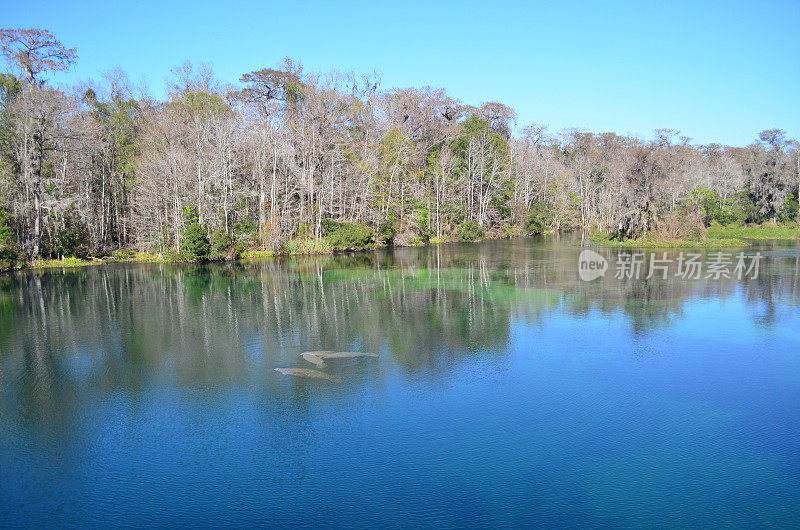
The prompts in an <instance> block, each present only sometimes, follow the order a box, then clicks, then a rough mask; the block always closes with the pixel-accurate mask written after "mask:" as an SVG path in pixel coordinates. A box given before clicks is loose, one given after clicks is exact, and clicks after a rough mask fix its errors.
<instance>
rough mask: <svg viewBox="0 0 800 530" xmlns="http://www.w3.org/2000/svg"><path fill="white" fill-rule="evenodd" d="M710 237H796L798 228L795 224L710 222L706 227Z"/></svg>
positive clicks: (798, 235)
mask: <svg viewBox="0 0 800 530" xmlns="http://www.w3.org/2000/svg"><path fill="white" fill-rule="evenodd" d="M708 237H710V238H738V239H798V238H800V228H798V226H797V224H794V223H793V224H774V223H764V224H761V225H753V226H735V225H734V226H724V225H720V224H712V225H711V226H709V227H708Z"/></svg>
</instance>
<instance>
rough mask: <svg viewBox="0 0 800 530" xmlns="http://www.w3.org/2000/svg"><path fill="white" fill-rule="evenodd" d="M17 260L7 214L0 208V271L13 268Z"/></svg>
mask: <svg viewBox="0 0 800 530" xmlns="http://www.w3.org/2000/svg"><path fill="white" fill-rule="evenodd" d="M17 259H18V256H17V251H16V249H15V248H14V240H13V233H12V231H11V228H10V227H9V226H8V213H7V212H6V210H5V208H0V270H1V269H7V268H11V267H14V266H15V265H16V263H17Z"/></svg>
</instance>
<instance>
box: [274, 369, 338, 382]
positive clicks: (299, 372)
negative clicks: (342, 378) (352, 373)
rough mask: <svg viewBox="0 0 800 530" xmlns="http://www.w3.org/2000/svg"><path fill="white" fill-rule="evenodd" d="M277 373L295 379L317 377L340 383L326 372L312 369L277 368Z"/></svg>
mask: <svg viewBox="0 0 800 530" xmlns="http://www.w3.org/2000/svg"><path fill="white" fill-rule="evenodd" d="M275 371H276V372H280V373H282V374H283V375H293V376H295V377H316V378H317V379H327V380H328V381H331V382H332V383H338V382H339V379H338V378H336V377H334V376H332V375H329V374H326V373H325V372H320V371H319V370H312V369H311V368H275Z"/></svg>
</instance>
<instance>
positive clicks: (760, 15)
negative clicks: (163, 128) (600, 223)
mask: <svg viewBox="0 0 800 530" xmlns="http://www.w3.org/2000/svg"><path fill="white" fill-rule="evenodd" d="M0 26H2V27H43V28H47V29H49V30H51V31H52V32H54V33H55V34H56V36H57V37H59V38H60V39H61V40H62V41H63V42H64V43H65V44H66V45H68V46H71V47H76V48H77V49H78V55H79V61H78V63H77V65H76V66H75V67H74V68H73V70H72V71H71V72H70V73H69V74H66V75H59V76H58V77H57V78H56V79H55V80H56V81H58V82H65V83H72V82H75V81H78V80H85V79H87V78H90V77H92V78H95V79H97V78H99V77H100V74H101V73H102V72H104V71H107V70H110V69H111V68H114V67H116V66H119V67H121V68H123V69H124V70H126V71H127V72H128V73H129V74H130V75H131V77H132V78H133V79H135V80H136V79H140V78H142V77H144V78H146V79H147V81H148V84H149V86H150V87H151V91H152V93H153V94H155V95H157V96H160V95H163V93H164V84H165V79H166V77H167V74H168V72H169V70H170V68H172V67H173V66H176V65H178V64H180V63H182V62H183V61H184V60H186V59H189V60H191V61H192V62H207V63H209V64H211V65H212V66H213V67H214V69H215V71H216V73H217V75H218V77H220V78H221V79H223V80H225V81H230V82H233V81H236V80H237V79H238V78H239V77H240V76H241V74H242V73H244V72H248V71H250V70H254V69H258V68H263V67H267V66H274V65H276V64H277V63H278V61H280V59H281V58H282V57H285V56H291V57H294V58H296V59H299V60H300V61H301V62H302V63H303V65H304V66H305V67H306V69H307V70H312V71H327V70H329V69H331V68H337V69H342V70H354V71H356V72H370V71H372V70H378V71H379V72H380V73H381V74H382V75H383V82H382V86H383V87H384V88H387V87H394V86H399V87H404V86H422V85H431V86H434V87H443V88H446V89H447V91H448V93H449V94H450V95H451V96H453V97H456V98H459V99H461V100H463V101H465V102H466V103H471V104H479V103H481V102H483V101H500V102H502V103H505V104H507V105H510V106H512V107H513V108H514V109H516V111H517V112H518V114H519V120H518V126H520V127H521V126H524V125H527V124H529V123H533V122H538V123H544V124H547V125H548V126H549V127H550V129H551V130H552V131H557V130H559V129H561V128H564V127H579V128H583V129H586V130H589V131H595V132H602V131H615V132H618V133H621V134H633V135H638V136H640V137H642V138H650V137H651V136H652V130H653V129H655V128H660V127H667V128H672V129H678V130H680V131H681V133H682V134H684V135H686V136H690V137H692V138H694V139H695V141H696V142H698V143H708V142H713V141H716V142H719V143H725V144H729V145H737V146H741V145H746V144H748V143H750V142H751V141H752V140H753V139H755V137H756V135H757V133H758V131H760V130H762V129H766V128H773V127H778V128H782V129H785V130H786V131H787V132H788V135H789V136H790V137H794V138H800V102H798V96H800V29H799V28H800V1H798V0H785V1H762V2H756V1H753V2H737V1H728V2H702V1H694V2H611V1H609V2H553V1H550V2H541V3H535V2H512V1H509V2H498V3H493V2H486V1H483V2H469V1H461V2H433V1H431V0H429V1H426V2H417V1H409V0H406V1H403V2H402V3H400V4H399V5H398V6H392V5H390V4H389V3H384V2H380V1H378V0H375V1H372V2H344V1H340V2H302V1H300V2H292V1H291V0H283V1H281V2H275V3H270V2H258V1H222V2H168V1H162V2H147V1H145V2H119V3H117V2H80V1H78V2H46V3H45V2H34V1H31V0H28V1H16V0H14V1H9V0H0Z"/></svg>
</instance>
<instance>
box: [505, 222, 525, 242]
mask: <svg viewBox="0 0 800 530" xmlns="http://www.w3.org/2000/svg"><path fill="white" fill-rule="evenodd" d="M520 236H522V230H520V228H519V227H518V226H515V225H511V224H508V223H506V224H504V225H503V237H504V238H505V239H511V238H514V237H520Z"/></svg>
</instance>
